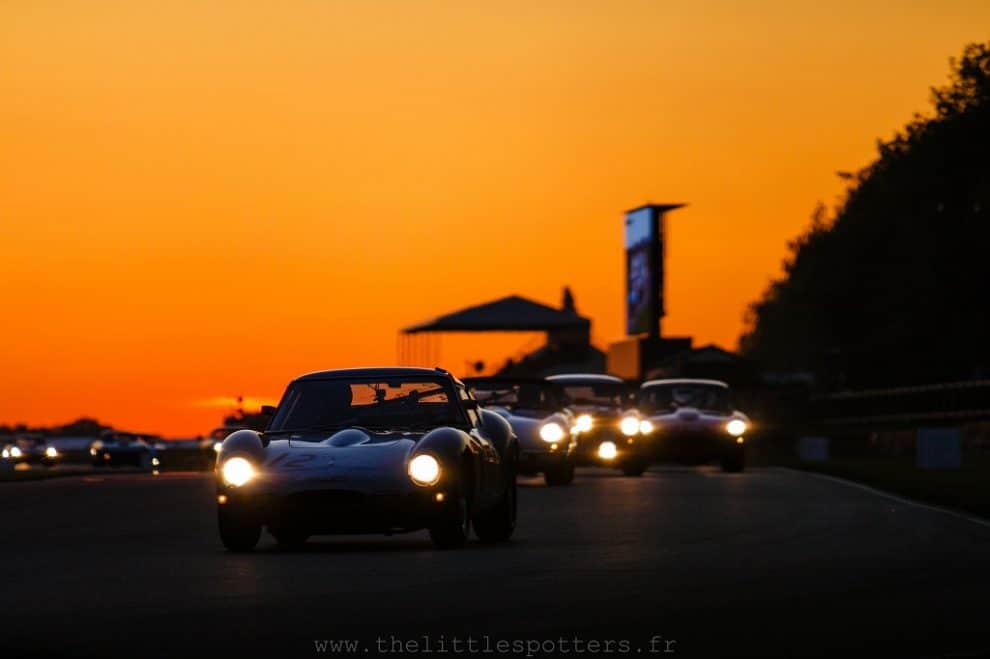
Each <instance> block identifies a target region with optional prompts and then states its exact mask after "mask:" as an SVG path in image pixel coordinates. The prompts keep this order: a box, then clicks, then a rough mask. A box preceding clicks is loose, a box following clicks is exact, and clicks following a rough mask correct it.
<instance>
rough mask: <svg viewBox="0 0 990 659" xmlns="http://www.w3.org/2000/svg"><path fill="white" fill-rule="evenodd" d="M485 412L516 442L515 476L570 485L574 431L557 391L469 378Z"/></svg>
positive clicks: (524, 382)
mask: <svg viewBox="0 0 990 659" xmlns="http://www.w3.org/2000/svg"><path fill="white" fill-rule="evenodd" d="M464 382H465V384H467V386H468V388H469V389H470V390H471V392H472V393H473V394H474V395H475V397H476V398H477V399H478V401H479V402H480V403H482V404H483V405H484V406H485V408H486V409H490V410H492V411H493V412H495V413H496V414H498V415H500V416H502V417H503V418H504V419H505V420H506V421H508V422H509V425H510V426H512V431H513V432H514V433H515V435H516V437H517V438H518V439H519V472H520V473H522V474H526V475H533V474H540V473H542V474H543V479H544V480H545V481H546V484H547V485H550V486H557V485H568V484H569V483H571V481H573V480H574V463H575V459H576V450H577V436H578V430H577V428H576V426H575V423H576V419H575V417H574V414H573V413H572V412H571V410H570V409H568V407H567V401H566V399H565V397H564V393H563V391H561V389H560V387H559V386H557V385H555V384H554V383H552V382H549V381H547V380H542V379H538V378H536V379H525V378H508V377H498V376H496V377H488V378H467V379H465V381H464Z"/></svg>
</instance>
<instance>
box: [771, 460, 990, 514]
mask: <svg viewBox="0 0 990 659" xmlns="http://www.w3.org/2000/svg"><path fill="white" fill-rule="evenodd" d="M779 464H780V465H781V466H784V467H791V468H794V469H802V470H804V471H811V472H815V473H820V474H827V475H829V476H837V477H839V478H845V479H847V480H851V481H856V482H857V483H862V484H864V485H869V486H870V487H875V488H877V489H878V490H884V491H886V492H890V493H892V494H897V495H900V496H903V497H907V498H909V499H915V500H917V501H923V502H925V503H930V504H934V505H938V506H945V507H947V508H954V509H957V510H964V511H966V512H969V513H974V514H976V515H979V516H980V517H985V518H990V457H987V456H965V457H964V458H963V466H962V468H961V469H958V470H927V469H918V468H917V467H916V466H915V463H914V457H893V456H883V457H859V458H831V459H829V460H825V461H822V462H806V461H802V460H798V459H796V458H795V459H793V460H784V461H782V462H780V463H779Z"/></svg>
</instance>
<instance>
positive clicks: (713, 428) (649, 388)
mask: <svg viewBox="0 0 990 659" xmlns="http://www.w3.org/2000/svg"><path fill="white" fill-rule="evenodd" d="M639 409H640V410H641V411H642V412H643V414H645V415H647V417H648V418H649V421H650V423H651V424H652V425H653V432H654V435H655V438H654V445H655V446H656V455H657V457H658V458H659V459H661V460H665V461H675V462H687V463H691V464H699V463H704V462H711V461H718V462H720V463H721V465H722V469H723V470H724V471H742V470H743V468H744V467H745V443H746V439H745V433H746V432H747V430H749V427H750V421H749V418H748V417H747V416H746V415H745V414H743V413H742V412H740V411H738V410H735V409H733V406H732V399H731V392H730V390H729V386H728V385H727V384H725V383H724V382H719V381H717V380H650V381H648V382H644V383H643V385H642V386H641V387H640V390H639Z"/></svg>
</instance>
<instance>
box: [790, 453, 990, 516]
mask: <svg viewBox="0 0 990 659" xmlns="http://www.w3.org/2000/svg"><path fill="white" fill-rule="evenodd" d="M771 469H780V470H782V471H788V472H791V473H792V474H801V475H804V476H812V477H813V478H820V479H822V480H826V481H832V482H833V483H840V484H842V485H846V486H847V487H854V488H856V489H857V490H863V491H864V492H869V493H870V494H873V495H876V496H878V497H883V498H884V499H889V500H891V501H896V502H897V503H902V504H904V505H906V506H914V507H915V508H923V509H925V510H931V511H934V512H936V513H942V514H943V515H949V516H951V517H955V518H958V519H964V520H966V521H967V522H972V523H973V524H979V525H980V526H983V527H985V528H990V520H986V519H983V518H982V517H975V516H973V515H969V514H967V513H961V512H959V511H958V510H953V509H951V508H943V507H942V506H933V505H931V504H928V503H922V502H920V501H915V500H914V499H905V498H904V497H901V496H897V495H896V494H891V493H890V492H885V491H883V490H878V489H876V488H875V487H870V486H869V485H863V484H862V483H857V482H856V481H850V480H846V479H845V478H839V477H838V476H829V475H828V474H819V473H817V472H814V471H804V470H803V469H791V468H790V467H771Z"/></svg>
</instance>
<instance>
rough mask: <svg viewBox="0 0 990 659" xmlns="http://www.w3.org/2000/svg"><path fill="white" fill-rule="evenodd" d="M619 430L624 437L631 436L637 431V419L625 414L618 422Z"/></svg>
mask: <svg viewBox="0 0 990 659" xmlns="http://www.w3.org/2000/svg"><path fill="white" fill-rule="evenodd" d="M619 430H621V431H622V434H623V435H625V436H626V437H632V436H633V435H635V434H637V433H638V432H639V419H637V418H636V417H634V416H627V417H626V418H624V419H623V420H622V422H621V423H620V424H619Z"/></svg>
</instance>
